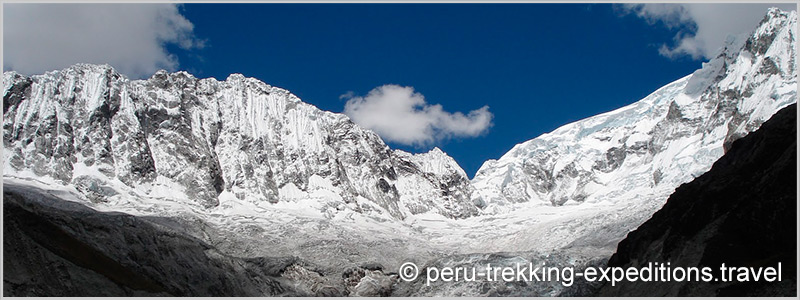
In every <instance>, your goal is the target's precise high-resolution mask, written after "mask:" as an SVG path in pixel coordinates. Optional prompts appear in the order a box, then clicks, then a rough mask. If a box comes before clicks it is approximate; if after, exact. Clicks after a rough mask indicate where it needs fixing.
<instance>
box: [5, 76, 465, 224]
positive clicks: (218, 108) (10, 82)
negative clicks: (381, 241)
mask: <svg viewBox="0 0 800 300" xmlns="http://www.w3.org/2000/svg"><path fill="white" fill-rule="evenodd" d="M3 81H4V87H5V93H4V97H3V101H4V103H3V104H4V105H3V109H4V111H3V113H4V124H3V128H4V131H3V132H4V134H3V147H4V163H5V167H6V168H5V173H4V174H5V175H14V174H16V175H20V176H32V177H41V176H46V177H50V178H53V179H55V180H57V181H58V182H60V183H61V184H65V185H70V184H71V185H75V186H76V187H78V189H80V190H81V191H82V192H83V193H85V194H86V195H87V197H90V198H92V199H94V200H95V201H104V199H106V198H108V197H114V196H115V195H118V194H125V193H137V194H141V195H145V196H151V197H166V198H172V199H176V200H177V201H183V202H187V200H188V202H189V204H190V205H199V206H202V207H205V208H209V207H214V206H217V205H219V204H220V201H221V200H220V199H223V200H222V201H224V199H226V197H227V198H231V197H235V198H237V199H239V200H245V201H250V202H271V203H277V202H280V201H291V199H296V198H300V197H306V198H315V199H317V200H318V201H319V202H321V203H322V207H321V208H318V209H320V210H323V211H334V212H335V211H337V210H343V209H349V210H355V211H366V212H373V213H375V214H379V215H386V216H387V217H388V216H390V217H393V218H396V219H402V218H404V217H405V216H407V215H408V214H416V213H422V212H432V213H438V214H442V215H445V216H447V217H450V218H463V217H468V216H471V215H475V214H476V213H477V211H478V210H477V208H476V207H475V205H473V204H472V203H471V202H470V196H471V189H470V186H469V184H468V179H467V177H466V175H465V174H464V172H463V170H461V168H460V167H458V165H457V164H455V162H454V161H452V158H450V157H448V156H446V155H443V153H441V151H438V149H437V150H436V151H438V152H436V153H432V154H430V155H418V156H410V155H406V154H403V153H399V152H394V151H392V150H391V149H389V147H387V146H386V145H385V144H384V143H383V141H382V140H381V139H380V138H379V137H378V136H377V135H376V134H375V133H373V132H371V131H368V130H364V129H362V128H360V127H358V126H357V125H355V124H354V123H353V122H351V121H350V120H349V119H348V118H347V117H346V116H344V115H342V114H335V113H330V112H325V111H321V110H319V109H317V108H316V107H314V106H311V105H309V104H306V103H303V102H301V101H300V99H298V98H297V97H295V96H294V95H292V94H290V93H289V92H287V91H286V90H283V89H280V88H276V87H272V86H269V85H267V84H264V83H263V82H260V81H258V80H255V79H252V78H245V77H243V76H241V75H236V74H235V75H231V76H230V77H229V78H228V79H227V80H226V81H217V80H214V79H197V78H194V77H193V76H192V75H190V74H188V73H185V72H178V73H173V74H168V73H166V72H163V71H162V72H158V73H156V74H155V75H153V76H152V77H151V78H149V79H147V80H134V81H131V80H127V79H126V78H124V77H122V76H120V75H119V74H118V73H116V71H114V70H113V69H112V68H111V67H109V66H97V65H76V66H73V67H71V68H68V69H65V70H61V71H54V72H50V73H47V74H44V75H37V76H32V77H26V76H22V75H19V74H16V73H14V72H7V73H5V74H4V77H3ZM426 158H430V159H432V160H434V161H427V160H426ZM431 165H447V166H449V167H448V168H434V169H431V168H430V167H429V166H431Z"/></svg>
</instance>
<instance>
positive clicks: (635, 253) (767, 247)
mask: <svg viewBox="0 0 800 300" xmlns="http://www.w3.org/2000/svg"><path fill="white" fill-rule="evenodd" d="M796 189H797V105H796V104H793V105H791V106H789V107H786V108H784V109H782V110H781V111H780V112H778V113H777V114H775V116H773V117H772V119H770V120H769V121H767V122H766V123H764V124H763V125H762V127H761V128H760V129H758V130H757V131H755V132H753V133H751V134H749V135H747V136H745V137H743V138H741V139H739V140H736V141H735V142H733V143H732V145H731V147H730V150H729V151H728V152H727V153H726V154H725V155H724V156H723V157H722V158H720V159H719V161H717V162H716V163H714V166H713V167H712V168H711V170H710V171H708V172H707V173H705V174H703V175H702V176H700V177H698V178H696V179H695V180H693V181H692V182H690V183H687V184H684V185H681V186H680V187H679V188H678V189H677V190H676V191H675V193H674V194H672V195H671V196H670V197H669V200H667V203H666V204H665V205H664V207H663V208H662V209H660V210H659V211H658V212H656V213H655V214H654V215H653V217H652V218H651V219H650V220H648V221H647V222H645V223H644V224H642V226H639V228H638V229H636V230H635V231H633V232H631V233H630V234H628V236H627V237H626V238H625V239H624V240H622V242H620V243H619V248H618V249H617V252H616V253H615V254H614V255H613V256H612V257H611V259H610V260H609V262H608V265H609V266H612V267H624V268H627V267H636V268H641V267H644V266H646V265H647V264H648V263H650V262H659V263H666V262H670V263H671V265H672V266H673V267H698V268H702V267H710V268H711V269H712V270H713V274H714V276H715V277H716V278H717V279H719V281H712V282H696V281H688V282H678V281H670V282H621V283H617V285H616V286H611V285H606V286H604V287H603V288H602V290H601V294H602V295H606V296H784V297H787V296H788V297H794V296H796V295H797V270H796V266H797V228H796V227H795V226H794V225H795V223H796V222H797V194H796ZM723 263H724V264H725V265H726V266H728V267H737V268H738V267H746V268H766V267H773V268H776V269H777V266H778V263H781V265H782V268H781V273H782V281H775V282H768V281H766V280H764V278H760V279H759V280H753V279H754V278H753V277H752V276H751V277H750V278H749V281H746V282H731V281H728V282H722V279H721V274H720V273H719V272H720V271H719V270H720V269H719V268H720V266H721V265H722V264H723ZM733 274H737V276H738V274H739V272H738V270H737V272H735V273H733ZM727 277H728V280H730V279H731V276H727Z"/></svg>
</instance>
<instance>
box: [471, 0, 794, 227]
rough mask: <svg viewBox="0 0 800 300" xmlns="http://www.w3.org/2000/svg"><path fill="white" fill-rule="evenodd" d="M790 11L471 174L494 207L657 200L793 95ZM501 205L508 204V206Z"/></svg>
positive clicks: (479, 195) (479, 196) (481, 196)
mask: <svg viewBox="0 0 800 300" xmlns="http://www.w3.org/2000/svg"><path fill="white" fill-rule="evenodd" d="M796 19H797V16H796V13H795V12H782V11H780V10H777V9H771V10H770V11H769V12H768V14H767V16H766V17H765V18H764V19H763V20H762V21H761V23H760V24H759V25H758V28H757V29H756V30H755V31H754V32H753V33H752V34H750V35H744V36H739V37H730V38H729V39H728V41H727V43H726V46H725V47H724V48H723V49H721V50H720V52H719V54H718V55H717V56H716V57H715V58H714V59H712V60H711V61H709V62H708V63H705V64H704V65H703V68H702V69H700V70H698V71H696V72H695V73H694V74H692V75H689V76H686V77H684V78H681V79H679V80H677V81H675V82H673V83H670V84H668V85H666V86H664V87H662V88H660V89H658V90H657V91H655V92H654V93H652V94H650V95H649V96H647V97H646V98H644V99H642V100H641V101H639V102H636V103H633V104H631V105H628V106H625V107H622V108H620V109H617V110H614V111H611V112H607V113H604V114H600V115H597V116H594V117H590V118H587V119H584V120H581V121H578V122H575V123H571V124H567V125H564V126H562V127H560V128H558V129H556V130H554V131H553V132H550V133H546V134H543V135H541V136H539V137H537V138H535V139H532V140H529V141H527V142H524V143H521V144H518V145H516V146H515V147H514V148H513V149H511V151H509V152H508V153H506V154H505V155H503V156H502V157H501V158H500V159H498V160H490V161H487V162H485V163H484V164H483V166H481V168H480V169H479V170H478V172H477V174H476V175H475V178H474V179H473V180H472V183H473V185H474V186H475V189H476V191H477V192H476V193H475V194H474V195H475V201H476V202H485V203H486V205H487V209H489V210H490V211H497V212H500V211H507V210H508V209H510V207H511V206H513V205H512V204H514V203H520V202H533V203H534V204H541V205H548V206H565V205H566V206H569V205H580V204H583V203H613V204H620V205H629V204H631V203H632V202H633V203H644V202H648V201H656V202H657V203H655V204H654V205H660V204H663V201H664V200H666V196H667V195H669V194H670V193H671V192H672V191H673V190H674V189H675V188H676V187H677V186H678V185H680V184H682V183H685V182H688V181H690V180H691V179H692V178H694V177H697V176H699V175H701V174H703V173H704V172H706V171H707V170H708V169H709V168H710V167H711V165H712V163H713V162H714V161H716V160H717V159H719V157H721V156H722V155H723V153H724V151H725V149H726V148H727V147H728V146H729V144H730V143H731V142H732V140H734V139H736V138H739V137H741V136H744V135H745V134H747V133H748V132H751V131H754V130H755V129H757V128H758V127H759V126H760V125H761V123H763V122H764V121H766V120H767V119H769V117H770V116H772V115H773V114H774V113H775V112H777V111H778V110H779V109H780V108H782V107H784V106H787V105H789V104H791V103H793V102H796V101H797V100H796V99H797V92H796V91H797V69H796V66H795V63H796V62H795V56H796V50H795V27H796V24H797V21H796ZM504 207H505V208H504Z"/></svg>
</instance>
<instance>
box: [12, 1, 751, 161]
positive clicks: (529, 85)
mask: <svg viewBox="0 0 800 300" xmlns="http://www.w3.org/2000/svg"><path fill="white" fill-rule="evenodd" d="M676 7H677V8H679V9H675V8H676ZM687 7H688V6H687ZM728 7H730V5H729V6H728ZM764 7H766V6H764ZM714 8H716V7H714ZM14 9H16V8H14ZM736 9H738V10H740V11H741V12H742V14H743V15H747V16H751V17H750V19H747V20H746V21H740V23H746V24H738V25H739V27H737V28H753V27H754V26H755V25H756V21H757V20H759V19H760V16H763V14H764V13H765V12H766V9H765V8H762V7H761V6H759V7H743V6H738V7H737V8H736ZM762 9H763V10H762ZM11 10H12V9H8V5H6V9H5V13H6V15H5V16H4V17H6V19H8V18H9V16H10V15H9V11H11ZM53 11H54V12H53V14H59V13H62V12H63V11H64V9H61V8H59V9H54V10H53ZM82 11H85V10H82ZM704 13H705V14H706V15H705V16H706V17H702V16H704V15H703V14H704ZM715 13H716V14H717V15H719V18H720V19H719V20H727V21H726V22H732V21H730V20H729V19H731V18H733V19H735V20H738V19H737V18H736V17H735V16H731V15H730V14H725V9H719V12H715V11H711V12H708V11H707V10H702V9H696V8H691V7H688V8H680V6H678V5H672V6H664V7H662V6H647V7H622V6H615V5H611V4H185V5H182V6H180V7H178V8H177V9H176V8H175V7H174V6H172V8H170V10H169V13H168V14H166V15H167V16H169V17H168V18H167V22H165V23H164V26H163V28H162V27H155V29H153V28H150V29H147V28H145V29H142V30H143V31H146V30H150V31H148V32H155V33H154V34H153V36H152V37H150V39H151V40H155V41H156V45H157V46H159V45H160V47H161V48H159V49H155V50H154V49H149V48H148V49H147V51H151V50H152V51H153V54H152V55H151V57H156V58H157V60H155V61H154V63H153V68H155V67H164V68H167V69H170V70H187V71H189V72H191V73H193V74H195V76H197V77H200V78H204V77H215V78H217V79H220V80H224V79H225V78H227V77H228V75H229V74H231V73H241V74H244V75H245V76H248V77H255V78H258V79H260V80H262V81H264V82H266V83H268V84H271V85H273V86H278V87H282V88H285V89H288V90H289V91H291V92H292V93H294V94H296V95H297V96H299V97H300V98H301V99H303V101H305V102H308V103H311V104H313V105H316V106H317V107H319V108H321V109H324V110H329V111H334V112H342V111H344V109H345V104H346V103H347V101H348V100H351V101H354V100H359V101H362V102H363V101H372V100H381V99H378V98H380V97H379V96H381V95H387V94H388V91H389V90H388V88H387V89H383V88H381V87H394V86H387V85H397V86H396V88H405V90H403V91H406V92H408V93H407V94H403V93H399V94H396V95H399V96H398V97H400V98H403V97H404V96H403V95H405V96H406V97H405V98H403V99H405V100H408V99H412V100H414V101H423V102H424V105H423V106H420V107H416V108H415V107H411V109H412V111H410V112H408V113H409V114H410V115H409V117H419V118H422V119H425V118H428V119H429V120H430V119H435V120H437V121H432V123H431V124H432V125H431V126H433V131H430V132H425V133H421V132H412V133H419V134H422V135H423V136H424V135H426V134H427V137H428V139H424V140H420V139H419V138H418V136H414V135H404V136H401V138H387V137H389V136H388V135H387V134H388V133H394V131H397V132H400V133H404V130H412V129H408V128H406V127H404V126H397V127H396V128H394V127H392V126H393V125H392V124H389V125H387V126H388V128H384V129H382V130H383V132H382V131H381V130H380V129H379V130H376V131H378V132H379V133H383V134H382V136H383V137H384V139H385V140H387V141H388V144H389V145H390V146H391V147H393V148H399V149H403V150H407V151H410V152H424V151H427V150H429V149H431V148H432V147H434V146H437V147H439V148H441V149H442V150H444V151H445V152H447V153H448V154H449V155H451V156H452V157H454V158H455V159H456V161H458V163H459V164H460V165H461V166H462V167H463V168H464V169H465V171H466V172H467V174H468V175H469V176H470V177H472V176H473V175H474V174H475V172H476V171H477V169H478V168H479V167H480V165H481V164H482V163H483V162H484V161H485V160H487V159H496V158H499V157H500V156H501V155H503V154H504V153H505V152H507V151H508V150H510V149H511V147H513V146H514V145H515V144H518V143H521V142H523V141H526V140H529V139H532V138H534V137H536V136H538V135H540V134H542V133H545V132H549V131H552V130H553V129H555V128H557V127H559V126H561V125H564V124H567V123H569V122H572V121H576V120H579V119H582V118H586V117H589V116H592V115H596V114H598V113H602V112H605V111H609V110H612V109H615V108H618V107H621V106H624V105H626V104H629V103H632V102H635V101H637V100H639V99H641V98H643V97H645V96H646V95H648V94H649V93H650V92H652V91H654V90H655V89H657V88H659V87H661V86H663V85H665V84H667V83H669V82H672V81H674V80H676V79H678V78H681V77H683V76H685V75H688V74H690V73H691V72H693V71H694V70H696V69H698V68H700V66H701V62H702V61H705V60H706V58H705V57H706V56H709V53H713V49H711V48H714V47H713V42H709V44H710V45H711V46H706V47H705V48H704V49H701V48H694V49H688V48H681V42H682V41H683V40H685V39H686V38H687V37H689V38H692V37H694V38H697V39H701V40H702V41H705V40H709V41H711V39H710V38H708V36H716V35H721V34H718V33H719V32H716V31H709V30H705V28H709V26H707V25H704V23H703V22H704V21H703V20H709V21H708V22H711V21H715V19H714V18H713V16H717V15H715ZM127 14H130V11H129V10H128V12H127ZM142 14H143V15H146V14H147V12H143V13H142ZM698 14H699V15H698ZM17 15H20V16H22V15H24V14H22V13H19V14H17ZM163 15H165V14H164V13H163V12H160V13H159V16H163ZM708 16H712V17H708ZM20 18H22V17H20ZM27 19H32V18H30V17H28V18H27ZM33 19H35V18H33ZM65 19H68V18H65ZM162 19H164V18H162ZM745 19H746V18H745ZM751 19H752V20H751ZM159 20H161V19H159ZM753 20H756V21H753ZM13 22H14V20H11V21H6V23H4V26H5V27H4V28H5V29H4V30H5V32H4V33H8V32H9V31H12V33H14V32H13V30H15V27H14V24H16V23H13ZM20 22H24V21H20ZM9 23H10V24H9ZM749 23H752V24H749ZM20 24H23V23H20ZM156 24H158V23H156ZM42 26H44V25H42ZM170 26H171V27H170ZM23 27H24V26H21V25H20V26H19V28H23ZM59 27H63V26H59ZM130 27H131V26H127V27H125V28H126V29H127V28H130ZM164 28H166V29H164ZM738 30H740V31H741V29H738ZM21 31H22V29H20V32H21ZM717 31H719V30H717ZM11 36H12V37H11V38H13V35H11ZM94 36H102V35H100V34H95V35H94ZM723 38H724V37H720V38H719V39H720V40H721V39H723ZM9 39H10V38H6V40H5V41H4V43H5V45H6V47H10V46H9V45H10V44H12V43H14V40H11V41H9ZM95 39H96V38H95ZM109 39H110V38H109ZM103 42H104V44H105V45H108V44H110V42H109V41H103ZM20 43H22V42H20ZM141 44H143V43H141V42H140V43H137V44H136V45H141ZM128 48H130V47H128ZM157 48H158V47H157ZM665 49H666V50H665ZM4 50H7V49H4ZM12 50H13V49H9V50H8V51H6V53H7V54H6V57H4V69H6V70H8V69H20V70H25V65H24V59H22V58H18V57H22V54H20V55H16V54H15V52H13V51H12ZM158 50H161V52H160V53H159V52H158ZM669 50H671V51H669ZM143 51H145V50H141V51H136V53H137V54H138V53H141V52H143ZM76 52H80V51H77V50H76ZM83 52H86V51H83ZM106 52H108V51H104V52H102V53H103V55H105V53H106ZM98 53H99V52H98ZM99 55H100V54H97V55H95V56H93V57H97V56H99ZM159 55H160V56H159ZM128 57H130V55H129V56H128ZM34 58H35V57H34ZM79 59H80V58H75V59H73V60H79ZM114 59H115V58H113V57H112V58H107V59H106V60H107V61H102V62H110V63H111V64H112V65H113V66H115V67H116V66H117V65H120V64H123V65H124V63H115V61H114ZM141 59H142V60H143V59H146V58H141ZM83 60H84V61H75V62H72V63H76V62H94V61H85V60H89V59H83ZM37 61H39V62H41V59H39V60H37ZM70 61H71V60H65V61H64V62H65V63H69V62H70ZM58 63H60V62H58ZM58 63H56V62H53V63H50V64H49V65H45V66H43V67H42V68H44V70H48V69H55V68H60V67H63V66H59V65H58ZM137 65H141V64H137ZM118 69H120V68H119V67H118ZM30 70H31V71H30V72H35V71H36V69H35V68H32V69H30ZM121 71H124V68H123V70H121ZM136 72H138V73H136ZM148 72H150V69H144V70H138V71H130V72H129V73H130V74H129V76H131V77H146V76H145V74H148ZM149 74H152V73H151V72H150V73H149ZM373 89H378V90H376V91H382V92H386V93H384V94H381V95H377V96H375V97H370V96H367V95H368V93H370V91H373ZM395 91H399V90H398V89H395ZM342 95H347V96H345V97H341V96H342ZM423 97H424V100H422V99H423ZM373 98H374V99H373ZM392 99H395V98H391V99H389V98H384V99H382V100H385V101H389V100H392ZM405 100H403V101H405ZM392 101H393V100H392ZM354 102H358V101H354ZM409 103H411V102H409ZM416 103H417V104H419V102H416ZM437 104H438V105H441V107H440V108H432V107H431V105H437ZM426 105H427V108H426V109H423V107H426ZM484 106H488V109H484V110H480V109H481V108H482V107H484ZM363 107H366V106H363ZM415 109H416V110H415ZM423 110H425V111H424V114H422V113H423ZM471 111H476V112H475V113H473V114H469V113H470V112H471ZM353 112H354V114H355V112H358V111H356V110H353ZM361 112H362V113H361V115H354V116H352V117H354V119H355V120H357V122H358V121H362V120H363V121H364V122H367V121H369V117H370V116H374V115H376V114H374V113H371V112H373V111H369V110H366V108H363V109H362V110H361ZM459 112H460V113H462V114H463V115H459V114H458V113H459ZM488 117H491V119H490V120H491V126H485V125H488V122H487V121H488V120H489V119H487V118H488ZM480 118H482V119H480ZM479 119H480V120H479ZM415 120H416V119H415ZM373 121H374V120H373ZM377 121H380V119H379V120H377ZM396 123H402V122H396ZM407 123H408V122H407ZM437 126H438V127H437ZM367 127H369V126H367ZM387 130H389V131H391V130H394V131H392V132H387ZM412 133H409V134H412ZM404 138H405V139H404ZM409 141H411V142H409Z"/></svg>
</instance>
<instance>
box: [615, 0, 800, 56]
mask: <svg viewBox="0 0 800 300" xmlns="http://www.w3.org/2000/svg"><path fill="white" fill-rule="evenodd" d="M619 7H620V8H622V11H623V12H625V13H633V14H636V15H637V16H639V17H641V18H643V19H645V20H647V21H648V22H649V23H650V24H661V25H663V26H667V27H668V28H681V27H683V28H685V30H682V31H681V32H679V33H678V34H677V35H676V36H675V37H674V41H673V42H674V44H673V45H672V46H668V45H667V44H664V45H662V46H661V48H660V49H659V53H661V55H664V56H666V57H670V58H675V57H678V56H681V55H689V56H691V57H692V58H694V59H701V58H711V57H713V56H714V55H715V54H717V51H718V50H719V48H720V47H722V46H723V45H724V41H725V39H726V38H727V37H728V35H738V34H743V33H744V34H746V33H749V32H750V31H752V30H753V29H755V27H756V25H758V22H759V21H760V20H761V19H763V18H764V16H765V15H766V13H767V9H768V8H770V7H778V8H780V9H783V10H796V9H797V6H796V5H795V4H789V3H782V4H768V3H759V4H753V3H750V4H738V3H737V4H731V3H727V4H720V3H685V4H657V3H648V4H622V5H621V6H619Z"/></svg>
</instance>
